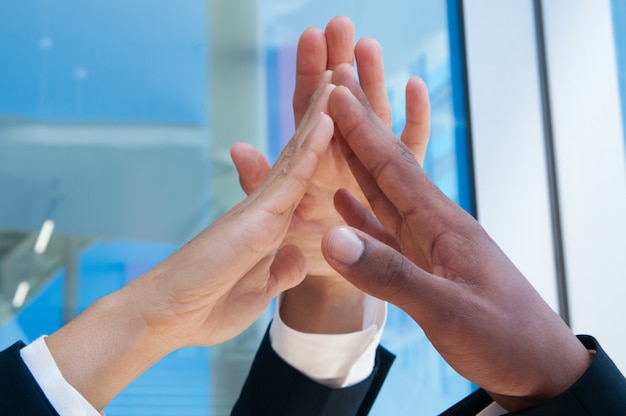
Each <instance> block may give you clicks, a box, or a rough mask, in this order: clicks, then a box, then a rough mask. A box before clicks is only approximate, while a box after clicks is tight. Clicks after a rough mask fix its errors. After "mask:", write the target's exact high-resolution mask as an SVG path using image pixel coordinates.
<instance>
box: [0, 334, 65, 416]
mask: <svg viewBox="0 0 626 416" xmlns="http://www.w3.org/2000/svg"><path fill="white" fill-rule="evenodd" d="M24 346H25V345H24V343H23V342H21V341H18V342H16V343H15V344H13V345H12V346H10V347H9V348H7V349H6V350H4V351H2V352H0V371H1V373H2V376H0V415H24V416H28V415H37V416H48V415H51V416H58V413H57V412H56V411H55V410H54V407H52V405H51V404H50V402H49V401H48V399H47V398H46V395H45V394H44V393H43V391H42V390H41V388H40V387H39V384H38V383H37V380H35V378H34V377H33V375H32V374H31V373H30V371H29V370H28V367H27V366H26V364H25V363H24V361H23V360H22V356H21V355H20V350H21V349H22V348H23V347H24Z"/></svg>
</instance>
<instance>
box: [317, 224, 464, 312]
mask: <svg viewBox="0 0 626 416" xmlns="http://www.w3.org/2000/svg"><path fill="white" fill-rule="evenodd" d="M322 253H323V254H324V258H325V259H326V261H327V262H328V263H329V264H330V265H331V266H332V267H333V268H334V269H335V270H337V272H339V273H340V274H341V275H342V276H343V277H344V278H345V279H347V280H348V281H350V282H351V283H352V284H354V285H355V286H356V287H358V288H359V289H361V290H363V291H364V292H366V293H369V294H371V295H373V296H375V297H377V298H380V299H383V300H386V301H389V302H391V303H393V304H395V305H397V306H399V307H400V308H402V309H403V310H404V311H406V312H407V313H408V314H409V315H411V317H413V319H415V320H416V321H417V322H418V323H422V322H434V321H437V320H439V319H440V316H439V315H440V313H441V311H442V310H443V309H445V305H449V301H448V302H446V301H447V300H448V299H450V298H451V296H453V293H455V292H456V289H455V287H454V284H453V283H452V282H449V281H446V280H445V279H443V278H440V277H438V276H435V275H432V274H430V273H427V272H425V271H424V270H422V269H420V268H419V267H417V266H416V265H415V264H413V263H411V261H410V260H408V259H407V258H406V257H404V256H403V255H402V254H400V253H399V252H397V251H396V250H394V249H392V248H391V247H389V246H387V245H385V244H383V243H381V242H380V241H378V240H376V239H375V238H372V237H371V236H369V235H367V234H365V233H363V232H360V231H358V230H355V229H353V228H350V227H343V226H342V227H335V228H333V229H331V230H330V231H329V232H328V233H327V234H326V235H325V236H324V239H323V240H322Z"/></svg>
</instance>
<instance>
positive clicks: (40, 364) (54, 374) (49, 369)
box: [20, 336, 103, 416]
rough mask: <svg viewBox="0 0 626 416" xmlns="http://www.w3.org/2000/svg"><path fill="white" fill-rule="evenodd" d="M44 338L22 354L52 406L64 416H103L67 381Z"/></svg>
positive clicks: (21, 351)
mask: <svg viewBox="0 0 626 416" xmlns="http://www.w3.org/2000/svg"><path fill="white" fill-rule="evenodd" d="M44 338H45V336H42V337H39V338H37V339H36V340H35V341H34V342H32V343H31V344H29V345H27V346H26V347H24V348H22V349H21V350H20V354H21V356H22V360H24V363H26V366H27V367H28V370H30V372H31V374H32V375H33V377H34V378H35V380H36V381H37V383H38V384H39V387H41V390H43V392H44V394H45V395H46V398H47V399H48V401H49V402H50V404H52V406H53V407H54V409H55V410H56V411H57V413H59V414H60V415H63V416H66V415H69V416H102V415H103V413H100V412H98V411H97V410H96V409H95V408H94V407H93V406H92V405H91V404H90V403H89V402H88V401H87V400H86V399H85V398H84V397H83V396H82V395H81V394H80V393H79V392H78V391H77V390H76V389H75V388H74V387H72V386H71V385H70V384H69V383H68V382H67V381H66V380H65V378H64V377H63V374H61V371H60V370H59V368H58V367H57V364H56V362H55V361H54V358H53V357H52V354H50V350H49V349H48V346H47V345H46V342H45V341H44Z"/></svg>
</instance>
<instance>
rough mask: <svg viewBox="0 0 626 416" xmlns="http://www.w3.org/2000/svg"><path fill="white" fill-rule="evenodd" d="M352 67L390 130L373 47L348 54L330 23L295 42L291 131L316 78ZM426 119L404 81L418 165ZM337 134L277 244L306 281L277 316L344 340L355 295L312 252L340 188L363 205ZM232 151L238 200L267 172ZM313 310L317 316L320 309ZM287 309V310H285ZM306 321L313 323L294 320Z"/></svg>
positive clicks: (252, 158)
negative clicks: (302, 266) (292, 254)
mask: <svg viewBox="0 0 626 416" xmlns="http://www.w3.org/2000/svg"><path fill="white" fill-rule="evenodd" d="M354 61H356V63H357V69H358V74H359V82H360V86H361V88H362V91H363V96H364V100H365V101H366V102H369V103H370V105H371V106H372V108H373V111H374V112H375V114H376V115H377V116H378V117H379V118H381V119H382V120H384V123H385V125H386V127H387V128H390V126H391V108H390V105H389V100H388V97H387V89H386V86H385V78H384V68H383V59H382V50H381V47H380V45H379V44H378V43H377V42H376V41H374V40H372V39H362V40H360V41H359V42H358V43H357V44H356V46H355V45H354V27H353V25H352V22H351V21H350V20H349V19H347V18H345V17H336V18H334V19H332V20H331V21H330V22H329V23H328V25H327V26H326V28H325V31H323V32H322V31H321V30H320V29H317V28H309V29H307V30H306V31H304V33H303V34H302V36H301V37H300V41H299V44H298V52H297V59H296V88H295V91H294V97H293V108H294V119H295V123H296V125H298V124H299V123H300V122H301V120H302V117H303V114H304V112H305V110H306V108H307V106H308V102H309V100H310V98H311V94H312V92H313V90H314V89H315V85H317V83H318V81H319V78H320V77H321V75H322V74H323V73H324V71H326V70H332V69H334V68H336V67H337V66H338V65H342V64H344V65H353V63H354ZM429 113H430V107H429V102H428V95H427V94H426V89H425V88H424V87H423V83H421V81H420V80H417V79H415V80H412V81H411V82H410V83H409V86H408V87H407V117H408V119H409V122H408V123H407V128H406V129H405V131H404V133H403V135H402V137H403V140H404V141H405V143H406V144H407V145H408V146H409V148H410V149H411V152H413V153H414V155H415V157H417V158H418V159H419V160H420V161H421V160H423V158H424V153H425V150H426V145H427V143H428V136H429V125H430V124H429ZM337 134H338V132H335V135H336V137H335V139H334V140H332V141H331V143H330V146H329V148H328V150H327V152H326V153H325V154H324V157H323V158H322V160H321V161H320V165H319V167H318V170H317V172H316V173H315V176H314V177H313V180H312V181H311V183H310V186H309V189H308V190H307V192H306V194H305V195H304V197H303V198H302V201H301V203H300V205H299V206H298V208H297V209H296V211H295V214H294V217H293V221H292V224H291V226H290V229H289V232H288V234H287V236H286V237H285V244H294V245H297V246H298V247H300V248H301V249H302V251H303V253H304V254H305V256H306V259H307V270H308V276H309V277H311V278H307V279H306V280H305V282H303V284H301V285H300V286H298V287H297V288H295V289H293V290H291V291H289V293H287V294H286V296H285V298H284V302H283V307H282V309H281V311H283V312H284V314H283V319H284V320H285V322H286V323H287V324H288V325H289V326H291V327H292V328H296V329H299V330H301V331H304V332H325V333H332V332H349V331H354V330H359V329H360V325H361V323H362V320H361V316H360V315H359V314H358V313H357V311H358V310H359V308H360V306H359V305H362V299H363V295H362V293H361V292H360V291H358V290H355V288H354V287H353V286H352V285H348V284H346V282H345V280H343V279H341V278H339V277H338V275H337V273H336V272H335V270H334V269H332V268H331V267H329V266H328V264H327V263H326V261H325V260H324V258H323V256H322V253H321V249H320V246H321V240H322V237H323V235H324V233H325V232H326V231H327V230H329V229H330V228H332V227H333V226H337V225H341V224H344V221H343V219H342V218H341V216H340V215H338V214H337V212H336V211H335V209H334V207H333V202H332V200H333V195H334V193H335V192H336V191H337V190H338V189H340V188H346V189H349V190H350V192H351V193H352V194H353V195H355V197H357V198H358V199H359V200H360V201H362V202H365V197H364V196H363V194H362V192H361V191H360V189H359V187H358V184H357V182H356V180H355V179H354V176H353V175H352V173H351V171H350V169H349V167H348V165H347V163H346V162H345V159H344V158H343V156H342V154H341V149H340V146H339V143H340V142H341V140H340V137H339V136H337ZM236 150H237V155H233V156H234V157H233V160H234V162H235V165H236V167H237V169H238V171H239V174H240V178H241V184H242V187H243V188H244V190H245V191H246V192H251V191H252V190H254V189H255V188H256V186H257V183H258V180H259V179H257V178H263V176H264V172H267V171H268V170H269V164H268V163H267V162H266V161H265V159H264V158H263V157H262V156H261V154H260V153H259V152H257V151H255V150H254V149H253V148H251V146H247V145H241V146H240V147H237V148H236ZM320 306H324V308H323V309H320ZM326 306H327V307H326ZM291 307H293V308H294V309H293V310H291ZM361 310H362V308H361ZM290 312H293V313H290ZM306 316H311V317H314V318H315V319H312V320H306V321H304V320H302V319H300V318H304V317H306ZM292 318H297V319H298V320H295V319H292Z"/></svg>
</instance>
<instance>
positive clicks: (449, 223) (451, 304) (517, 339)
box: [323, 66, 591, 410]
mask: <svg viewBox="0 0 626 416" xmlns="http://www.w3.org/2000/svg"><path fill="white" fill-rule="evenodd" d="M333 82H334V83H336V84H337V85H340V84H344V85H349V87H350V88H345V87H339V86H338V87H337V88H336V89H335V90H334V91H333V93H332V94H331V97H330V100H329V109H330V114H331V116H332V117H333V119H334V121H335V124H336V126H337V128H338V129H339V131H340V132H341V133H342V136H343V138H344V144H345V145H344V155H345V157H346V159H347V160H348V162H349V165H350V168H351V169H352V172H353V173H354V175H355V177H356V178H357V180H358V183H359V185H360V187H361V189H362V190H363V193H364V194H365V196H366V198H367V201H368V202H369V205H370V206H371V208H372V209H373V212H374V214H375V217H374V216H373V215H371V213H370V211H369V210H368V209H365V208H364V207H363V206H362V205H361V204H360V202H359V201H358V200H357V199H355V198H354V197H353V196H352V195H351V194H350V192H348V191H346V190H341V191H339V192H338V193H337V194H336V196H335V206H336V208H337V210H338V211H339V212H340V213H341V215H342V216H343V218H344V219H345V220H346V221H347V223H348V224H349V225H351V226H353V227H356V229H355V228H350V227H339V228H335V229H333V230H332V231H331V232H329V233H328V234H327V235H326V236H325V238H324V242H323V252H324V255H325V257H326V259H327V260H328V262H329V263H330V264H331V265H332V266H333V267H334V268H335V269H336V270H337V271H338V272H339V273H341V274H342V275H343V276H344V277H345V278H346V279H347V280H348V281H350V282H352V283H353V284H355V285H356V286H357V287H359V288H361V289H362V290H364V291H365V292H368V293H370V294H372V295H374V296H377V297H379V298H382V299H385V300H388V301H390V302H392V303H394V304H396V305H398V306H399V307H401V308H402V309H404V310H405V311H406V312H407V313H408V314H409V315H411V317H413V319H414V320H415V321H416V322H417V323H418V324H419V325H420V326H421V327H422V328H423V330H424V331H425V333H426V335H427V336H428V338H429V339H430V341H431V342H432V343H433V345H434V347H435V348H436V349H437V350H438V351H439V352H440V353H441V355H442V356H443V358H444V359H446V361H447V362H448V363H449V364H450V365H451V366H452V367H453V368H454V369H456V370H457V371H458V372H459V373H460V374H461V375H463V376H465V377H466V378H468V379H469V380H471V381H473V382H474V383H476V384H478V385H480V386H481V387H483V388H484V389H485V390H487V391H488V392H489V393H490V394H491V395H492V397H494V398H495V399H496V401H498V402H499V403H500V404H501V405H502V406H503V407H505V408H507V409H509V410H515V409H520V408H524V407H528V406H530V405H532V404H534V403H537V402H540V401H543V400H546V399H548V398H551V397H554V396H556V395H558V394H559V393H560V392H562V391H564V390H565V389H567V388H568V387H569V386H570V385H571V384H572V383H573V382H574V381H575V380H577V379H578V378H579V377H580V375H581V374H582V373H583V372H584V371H585V369H586V368H587V367H588V366H589V364H590V362H591V356H590V353H589V352H588V351H587V350H586V349H585V347H584V346H583V345H582V344H581V343H580V342H579V341H578V340H577V339H576V337H575V336H574V335H573V334H572V333H571V332H570V330H569V328H568V327H567V326H566V325H565V323H564V322H563V321H562V320H561V319H560V318H559V317H558V316H557V315H556V314H555V313H554V312H553V311H552V309H550V307H549V306H548V305H547V304H546V303H545V302H544V301H543V300H542V298H541V297H540V296H539V294H538V293H537V292H536V291H535V290H534V289H533V288H532V286H531V285H530V284H529V282H528V281H527V280H526V279H525V278H524V276H523V275H522V274H521V273H520V272H519V271H518V270H517V268H516V267H515V266H514V265H513V264H512V263H511V261H510V260H509V259H508V258H507V257H506V255H505V254H504V253H503V252H502V251H501V250H500V248H499V247H498V246H497V245H496V244H495V243H494V242H493V241H492V240H491V238H490V237H489V236H488V235H487V233H486V232H485V231H484V229H483V228H482V227H481V226H480V225H479V224H478V223H477V222H476V221H475V220H474V219H473V218H472V217H471V216H470V215H468V214H467V213H465V212H464V211H463V210H462V209H461V208H460V207H458V206H457V205H456V204H455V203H453V202H452V201H450V200H449V199H448V198H447V197H446V196H445V195H444V194H443V193H442V192H440V191H439V189H437V187H436V186H435V185H434V184H433V183H432V182H431V181H430V180H429V179H428V177H427V176H426V175H425V174H424V173H423V171H422V169H421V167H420V164H419V162H418V161H417V160H416V159H415V157H414V156H413V154H412V152H411V150H410V149H409V148H408V147H407V146H406V145H405V143H403V142H402V141H400V140H397V139H396V138H395V137H394V136H393V134H391V133H390V132H389V130H388V129H387V126H386V124H385V122H384V120H381V119H380V117H378V116H377V114H376V113H375V112H374V111H373V110H372V109H371V108H370V107H369V106H368V105H364V103H363V96H364V93H362V92H359V91H358V81H357V80H356V77H355V75H354V74H353V71H352V68H351V67H349V66H342V67H338V68H336V69H335V71H334V74H333ZM354 91H357V92H356V95H355V93H354Z"/></svg>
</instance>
